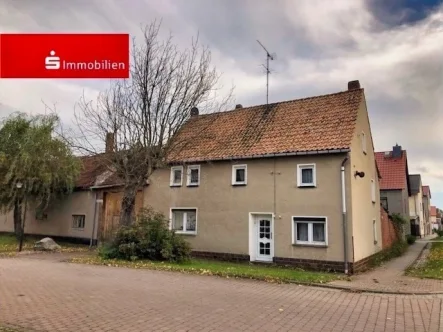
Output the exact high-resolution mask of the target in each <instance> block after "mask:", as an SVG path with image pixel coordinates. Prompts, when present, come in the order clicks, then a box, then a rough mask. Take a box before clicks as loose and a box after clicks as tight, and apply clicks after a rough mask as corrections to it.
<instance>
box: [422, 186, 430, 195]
mask: <svg viewBox="0 0 443 332" xmlns="http://www.w3.org/2000/svg"><path fill="white" fill-rule="evenodd" d="M422 190H423V195H425V196H429V197H431V188H429V186H423V187H422Z"/></svg>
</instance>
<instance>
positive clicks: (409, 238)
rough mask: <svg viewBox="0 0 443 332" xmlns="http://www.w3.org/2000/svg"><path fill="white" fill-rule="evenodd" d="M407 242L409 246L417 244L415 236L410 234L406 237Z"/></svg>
mask: <svg viewBox="0 0 443 332" xmlns="http://www.w3.org/2000/svg"><path fill="white" fill-rule="evenodd" d="M406 242H408V244H409V245H411V244H414V243H415V236H414V235H411V234H409V235H408V236H406Z"/></svg>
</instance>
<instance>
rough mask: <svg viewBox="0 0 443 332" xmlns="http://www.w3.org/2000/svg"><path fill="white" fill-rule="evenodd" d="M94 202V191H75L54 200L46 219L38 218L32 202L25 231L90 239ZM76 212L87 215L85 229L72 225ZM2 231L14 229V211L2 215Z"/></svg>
mask: <svg viewBox="0 0 443 332" xmlns="http://www.w3.org/2000/svg"><path fill="white" fill-rule="evenodd" d="M94 204H95V193H94V192H92V191H78V192H74V193H72V194H71V195H69V196H67V197H65V198H63V199H62V200H58V201H55V202H53V203H52V204H51V206H50V207H49V208H48V210H47V211H46V215H47V218H46V219H45V220H36V218H35V210H34V208H33V206H32V204H30V206H29V207H28V209H27V213H26V223H25V233H26V234H36V235H49V236H63V237H71V238H81V239H90V238H91V235H92V225H93V222H94V208H95V206H94ZM74 214H78V215H82V214H83V215H85V228H84V229H75V228H73V227H72V215H74ZM0 231H1V232H13V231H14V224H13V217H12V211H11V212H9V213H7V214H4V215H1V216H0ZM96 238H97V227H96V228H95V234H94V239H96Z"/></svg>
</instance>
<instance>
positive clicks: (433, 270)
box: [407, 242, 443, 280]
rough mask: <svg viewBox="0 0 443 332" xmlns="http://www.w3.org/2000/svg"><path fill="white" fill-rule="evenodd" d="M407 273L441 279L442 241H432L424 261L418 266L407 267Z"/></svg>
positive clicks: (442, 267) (442, 263)
mask: <svg viewBox="0 0 443 332" xmlns="http://www.w3.org/2000/svg"><path fill="white" fill-rule="evenodd" d="M407 274H408V275H410V276H413V277H418V278H430V279H440V280H443V242H435V243H432V247H431V250H430V251H429V255H428V257H427V259H426V262H425V263H424V264H423V265H422V266H420V267H418V268H411V269H409V270H408V271H407Z"/></svg>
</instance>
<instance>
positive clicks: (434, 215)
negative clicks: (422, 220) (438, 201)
mask: <svg viewBox="0 0 443 332" xmlns="http://www.w3.org/2000/svg"><path fill="white" fill-rule="evenodd" d="M430 219H431V227H432V229H440V225H439V221H440V223H441V219H440V218H439V219H440V220H437V207H435V206H431V210H430Z"/></svg>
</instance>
